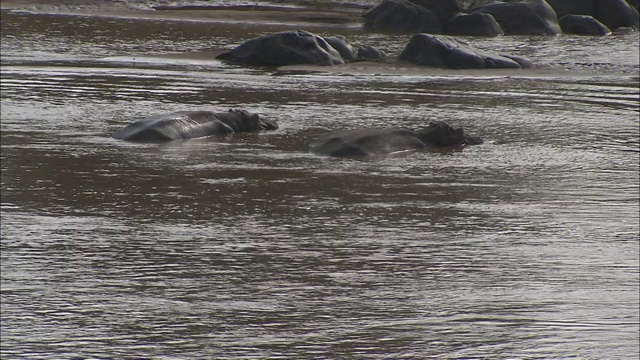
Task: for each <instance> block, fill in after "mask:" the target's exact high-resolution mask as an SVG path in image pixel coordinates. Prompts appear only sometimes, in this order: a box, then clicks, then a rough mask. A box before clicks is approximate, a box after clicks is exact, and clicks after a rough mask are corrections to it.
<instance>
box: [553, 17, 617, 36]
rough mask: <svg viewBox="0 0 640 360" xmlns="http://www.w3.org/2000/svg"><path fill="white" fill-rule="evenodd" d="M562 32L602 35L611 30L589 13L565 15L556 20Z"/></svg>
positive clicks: (609, 32) (607, 33)
mask: <svg viewBox="0 0 640 360" xmlns="http://www.w3.org/2000/svg"><path fill="white" fill-rule="evenodd" d="M558 21H559V23H560V27H561V28H562V32H564V33H565V34H576V35H595V36H604V35H609V34H611V30H609V28H608V27H606V26H605V25H604V24H603V23H601V22H600V21H598V20H596V19H594V18H593V17H592V16H589V15H571V14H569V15H565V16H563V17H561V18H560V20H558Z"/></svg>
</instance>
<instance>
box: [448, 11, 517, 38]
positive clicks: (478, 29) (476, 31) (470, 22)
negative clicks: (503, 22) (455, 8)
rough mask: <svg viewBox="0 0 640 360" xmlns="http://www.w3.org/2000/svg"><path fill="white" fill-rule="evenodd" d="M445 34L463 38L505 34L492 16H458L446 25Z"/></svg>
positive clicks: (481, 14)
mask: <svg viewBox="0 0 640 360" xmlns="http://www.w3.org/2000/svg"><path fill="white" fill-rule="evenodd" d="M445 32H446V33H447V34H450V35H462V36H498V35H502V34H504V32H503V31H502V28H501V27H500V25H499V24H498V22H497V21H496V19H494V18H493V16H492V15H491V14H484V13H477V14H457V15H454V16H452V17H451V18H450V19H449V20H448V21H447V23H446V24H445Z"/></svg>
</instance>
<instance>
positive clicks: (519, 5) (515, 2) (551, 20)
mask: <svg viewBox="0 0 640 360" xmlns="http://www.w3.org/2000/svg"><path fill="white" fill-rule="evenodd" d="M471 13H486V14H491V15H493V17H494V18H495V19H496V21H497V22H498V24H500V27H501V28H502V31H504V34H505V35H557V34H559V33H560V32H561V29H560V25H559V24H558V17H557V16H556V13H555V11H554V10H553V8H552V7H551V6H550V5H549V4H547V3H546V2H545V1H544V0H510V1H509V2H503V1H499V0H496V1H494V2H492V3H490V4H488V5H484V6H481V7H478V8H474V9H472V10H471Z"/></svg>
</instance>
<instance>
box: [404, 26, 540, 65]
mask: <svg viewBox="0 0 640 360" xmlns="http://www.w3.org/2000/svg"><path fill="white" fill-rule="evenodd" d="M398 58H399V59H400V60H405V61H409V62H411V63H413V64H416V65H423V66H431V67H438V68H451V69H495V68H512V69H520V68H522V67H523V66H522V65H521V63H520V62H523V63H524V62H525V60H526V59H523V58H518V59H520V62H519V61H516V60H514V59H513V58H510V57H507V56H504V55H498V54H495V53H491V52H489V51H484V50H480V49H475V48H473V47H471V46H470V45H469V44H467V43H465V42H462V41H459V40H456V39H454V38H452V37H449V36H435V35H429V34H416V35H414V36H413V37H412V38H411V40H410V41H409V43H408V44H407V46H406V47H405V48H404V50H403V51H402V53H401V54H400V56H399V57H398ZM527 61H528V60H527ZM529 63H530V62H529Z"/></svg>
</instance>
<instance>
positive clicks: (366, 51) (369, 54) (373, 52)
mask: <svg viewBox="0 0 640 360" xmlns="http://www.w3.org/2000/svg"><path fill="white" fill-rule="evenodd" d="M386 56H387V54H385V53H384V51H382V50H379V49H376V48H374V47H373V46H368V45H367V46H361V47H359V48H358V60H382V59H384V58H385V57H386Z"/></svg>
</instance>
